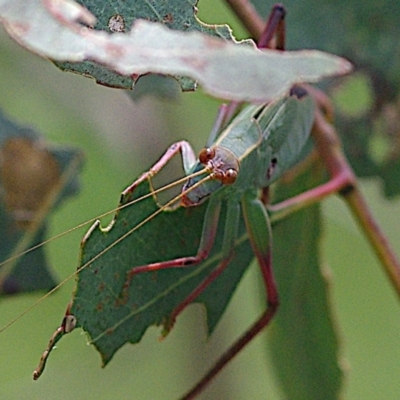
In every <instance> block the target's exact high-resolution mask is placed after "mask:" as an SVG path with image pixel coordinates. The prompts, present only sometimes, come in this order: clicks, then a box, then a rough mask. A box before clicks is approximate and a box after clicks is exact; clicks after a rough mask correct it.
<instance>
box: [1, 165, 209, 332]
mask: <svg viewBox="0 0 400 400" xmlns="http://www.w3.org/2000/svg"><path fill="white" fill-rule="evenodd" d="M207 172H209V170H208V169H207V168H203V169H202V170H200V171H197V172H196V173H194V174H191V175H188V176H185V178H182V179H179V180H178V181H175V182H172V183H170V184H167V185H165V186H163V187H162V188H160V189H157V190H155V191H151V192H150V193H148V194H146V195H144V196H142V197H139V198H138V199H135V200H133V201H132V202H129V203H127V204H125V205H124V206H121V207H119V208H117V209H115V210H120V209H122V208H124V207H126V206H127V205H132V204H133V203H136V202H137V201H140V200H143V199H144V198H148V197H150V196H154V194H156V193H159V192H160V191H162V190H166V189H169V188H171V187H174V186H175V185H177V184H179V183H183V182H186V181H187V180H188V179H190V178H192V177H195V176H199V175H202V174H204V173H207ZM210 179H212V177H211V176H210V175H208V176H206V177H204V178H203V179H201V180H200V181H198V182H196V183H195V184H194V185H193V186H191V187H190V188H188V189H187V190H184V191H182V192H181V193H179V194H178V195H177V196H175V197H174V198H173V199H172V200H170V201H168V202H167V203H166V204H164V205H162V206H161V207H160V208H159V209H158V210H156V211H155V212H153V213H152V214H150V215H149V216H148V217H147V218H145V219H144V220H143V221H141V222H140V223H139V224H137V225H136V226H134V227H133V228H132V229H130V230H129V231H128V232H126V233H125V234H123V235H122V236H121V237H119V238H118V239H117V240H116V241H115V242H113V243H112V244H110V245H109V246H107V247H106V248H105V249H104V250H102V251H101V252H100V253H98V254H97V255H96V256H95V257H93V258H92V259H91V260H89V261H88V262H86V263H85V264H83V265H82V266H80V267H79V268H78V269H77V270H76V271H74V272H73V273H72V274H71V275H69V276H67V277H66V278H65V279H63V280H62V281H61V282H60V283H59V284H58V285H57V286H55V287H54V288H53V289H51V290H50V291H49V292H47V293H46V294H45V295H44V296H42V297H41V298H40V299H38V300H37V301H35V302H34V303H33V304H32V305H31V306H30V307H28V308H27V309H26V310H24V311H23V312H22V313H21V314H19V315H18V316H17V317H15V318H14V319H12V320H11V321H10V322H8V323H7V324H6V325H5V326H4V327H3V328H1V329H0V333H2V332H3V331H5V330H6V329H7V328H8V327H10V326H11V325H13V324H14V323H15V322H17V321H18V320H19V319H20V318H22V317H23V316H24V315H26V314H27V313H28V312H29V311H31V310H32V309H33V308H35V307H36V306H37V305H38V304H40V303H41V302H42V301H43V300H45V299H47V297H49V296H50V295H51V294H53V293H54V292H55V291H56V290H57V289H58V288H60V287H61V286H62V285H64V284H65V283H66V282H68V281H69V280H70V279H71V278H73V277H74V276H75V275H77V274H79V273H80V272H81V271H82V270H84V269H85V268H87V267H88V266H89V265H90V264H92V263H93V262H94V261H96V260H97V259H98V258H100V257H102V256H103V255H104V254H105V253H106V252H108V251H109V250H111V249H112V248H113V247H114V246H116V245H117V244H118V243H121V242H122V241H123V240H124V239H125V238H127V237H128V236H129V235H131V234H132V233H133V232H135V231H136V230H138V229H139V228H140V227H142V226H143V225H145V224H146V223H147V222H149V221H150V220H152V219H153V218H154V217H156V216H157V215H158V214H160V213H162V212H163V211H164V210H166V209H167V208H169V207H170V206H172V205H173V204H174V203H176V202H177V201H179V200H180V199H181V198H182V196H185V195H186V194H188V193H189V192H191V191H192V190H194V189H196V188H197V187H198V186H200V185H202V184H203V183H204V182H206V181H208V180H210ZM115 210H113V211H115ZM108 214H110V212H108V213H105V214H102V216H104V215H108ZM90 221H91V222H92V221H94V219H92V220H90ZM80 226H83V225H82V224H81V225H80ZM72 229H73V230H74V229H76V228H72ZM68 232H70V231H68ZM61 235H62V234H60V235H59V236H61ZM49 240H50V239H49Z"/></svg>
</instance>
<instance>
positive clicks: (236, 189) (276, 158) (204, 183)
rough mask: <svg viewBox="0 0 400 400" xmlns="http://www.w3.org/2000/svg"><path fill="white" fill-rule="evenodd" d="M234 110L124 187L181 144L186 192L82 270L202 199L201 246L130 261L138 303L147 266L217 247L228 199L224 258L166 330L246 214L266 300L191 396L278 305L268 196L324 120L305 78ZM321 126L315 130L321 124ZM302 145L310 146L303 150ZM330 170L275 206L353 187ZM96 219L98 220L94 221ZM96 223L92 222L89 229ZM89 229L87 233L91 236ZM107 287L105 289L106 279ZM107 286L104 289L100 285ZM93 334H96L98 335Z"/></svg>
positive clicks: (231, 249)
mask: <svg viewBox="0 0 400 400" xmlns="http://www.w3.org/2000/svg"><path fill="white" fill-rule="evenodd" d="M270 21H271V22H270V25H271V24H272V25H274V24H275V28H274V29H276V24H278V25H279V24H280V21H281V19H279V18H278V19H277V18H276V15H275V17H274V16H273V17H272V18H271V19H270ZM268 43H269V39H268V40H267V41H266V44H268ZM265 47H267V45H266V46H265ZM278 47H280V46H278ZM229 113H230V110H229V109H226V108H223V109H222V111H221V112H220V115H219V117H218V119H217V121H218V122H217V123H216V126H215V127H214V129H213V132H212V134H211V135H210V139H209V141H208V143H207V147H206V148H205V149H204V150H203V151H202V152H200V155H199V159H198V160H196V157H195V155H194V152H193V150H192V148H191V147H190V145H189V144H188V143H187V142H185V141H181V142H178V143H175V144H173V145H172V146H171V147H170V148H169V149H168V150H167V152H166V153H165V155H164V156H163V157H162V158H161V159H160V161H159V162H158V163H156V164H155V166H154V167H153V168H151V169H150V170H149V171H148V172H146V173H145V174H143V175H142V177H141V178H139V179H138V180H137V181H136V182H134V184H133V185H131V186H130V187H129V188H128V189H127V190H126V191H125V192H124V195H127V196H128V195H129V194H134V193H135V190H136V189H137V188H138V186H140V185H141V184H142V183H143V182H144V181H149V182H151V179H152V177H153V176H154V175H155V174H156V173H157V172H159V171H160V170H161V169H162V168H163V167H164V165H165V164H166V163H167V162H168V161H169V160H170V159H171V158H172V157H173V156H175V155H177V154H178V153H179V152H180V153H181V154H182V159H183V166H184V170H185V173H186V174H187V178H185V179H184V180H185V184H184V187H183V190H182V193H181V194H180V195H178V196H177V197H175V198H174V199H172V200H171V201H170V202H168V203H167V204H166V205H164V206H161V207H160V208H159V209H158V210H157V211H154V212H153V213H151V214H150V215H149V217H148V218H146V219H145V220H144V221H142V222H140V223H139V224H137V225H135V226H133V227H131V228H128V230H127V233H126V234H125V235H123V236H122V237H120V238H118V240H117V241H116V242H114V243H113V244H112V245H109V246H108V247H106V248H105V249H104V250H102V251H101V252H99V253H98V255H96V256H94V257H92V258H91V259H90V260H88V261H87V262H84V263H83V265H82V266H81V267H80V268H79V269H78V271H77V273H78V274H79V279H81V278H80V275H81V273H82V275H83V273H84V272H88V273H89V271H91V273H92V274H97V271H98V269H99V268H98V266H97V261H99V260H100V259H101V258H102V256H103V255H105V253H106V252H109V250H111V249H112V248H114V247H115V246H117V245H118V244H119V243H120V242H121V241H122V240H124V239H126V238H127V237H128V236H129V235H130V234H131V233H132V232H134V231H138V232H139V234H140V232H141V228H142V227H143V226H144V225H146V224H147V222H149V221H151V220H154V219H155V218H158V217H159V216H160V214H162V213H164V212H167V210H169V209H170V208H172V206H173V205H174V204H175V203H176V202H177V201H180V203H181V205H182V206H183V207H189V208H192V209H199V208H201V207H202V210H205V211H204V222H203V226H202V232H201V240H200V241H199V246H198V249H197V253H194V254H192V255H188V256H182V257H178V258H172V259H168V258H163V256H162V255H160V256H159V261H156V262H151V263H150V262H149V263H148V264H142V265H141V264H139V265H137V266H134V265H132V266H131V267H130V268H128V269H127V270H126V271H125V272H126V276H123V277H122V284H121V285H120V291H119V292H117V294H116V297H115V298H114V299H113V300H115V303H118V305H120V306H121V308H124V307H126V306H128V305H129V306H130V307H131V308H133V306H137V305H136V304H132V303H134V302H135V301H134V300H132V296H133V295H134V293H133V291H132V290H131V288H132V284H134V283H135V281H136V280H137V279H138V278H139V275H140V274H142V273H143V275H146V274H144V273H146V272H147V273H148V272H155V271H161V270H165V269H170V268H171V269H177V268H178V269H179V268H180V269H181V270H183V269H185V270H189V269H194V268H196V266H198V265H199V264H203V263H205V262H207V260H208V259H209V256H210V253H211V251H212V249H213V247H214V242H215V240H216V236H217V229H220V228H221V227H220V225H221V224H220V223H219V222H220V219H219V215H220V212H221V209H222V208H223V207H225V208H226V215H225V226H224V227H223V228H222V230H223V231H224V234H223V240H222V244H221V251H220V254H221V259H220V260H219V261H218V263H217V265H216V266H215V268H213V269H212V271H211V273H210V274H209V275H208V276H207V277H205V278H204V279H203V280H202V281H200V282H199V284H198V285H197V286H196V287H194V288H193V289H191V290H190V293H189V294H188V295H187V296H185V297H184V298H183V299H182V300H181V301H179V302H178V303H177V304H176V305H175V306H173V308H172V310H171V312H170V313H169V315H168V316H167V317H166V319H165V320H163V324H164V332H163V334H164V335H165V334H167V333H168V331H169V330H170V329H171V327H172V325H173V324H174V322H175V319H176V318H177V316H178V315H179V314H180V313H181V312H182V311H183V310H184V309H185V307H186V306H187V305H188V304H190V303H192V302H193V301H195V300H196V299H197V298H199V296H201V294H202V293H203V292H204V291H205V290H207V288H208V287H209V286H210V285H211V284H212V283H213V282H215V281H217V279H218V278H220V276H221V274H222V273H223V272H224V271H225V270H226V269H228V268H229V266H230V264H231V261H232V258H233V257H234V253H235V251H236V248H235V244H236V241H237V235H238V230H239V224H240V221H241V220H242V219H244V221H245V225H246V229H247V237H248V239H249V241H250V243H251V246H252V248H253V251H254V255H255V256H256V258H257V260H258V263H259V266H260V269H261V272H262V277H263V282H264V285H265V288H266V293H267V308H266V310H265V311H264V312H263V314H262V315H261V317H260V318H259V319H258V320H257V321H256V322H255V323H254V324H253V325H252V326H251V327H250V329H249V330H248V331H247V332H246V333H245V334H244V335H243V336H242V337H241V338H240V339H239V340H238V341H237V342H236V343H235V344H234V345H233V346H232V347H231V348H230V349H229V350H228V351H227V352H226V353H225V354H224V355H223V356H222V358H221V359H220V360H219V361H218V363H217V364H216V366H215V368H214V369H213V370H212V371H211V372H210V374H208V376H207V377H206V378H205V380H204V381H203V383H202V384H201V385H202V387H201V388H200V389H195V391H194V392H192V394H190V395H188V397H186V398H189V397H190V396H192V395H193V393H197V392H198V391H199V390H201V389H202V388H203V386H204V384H205V383H207V382H208V381H209V380H210V379H211V378H212V377H214V376H215V375H216V374H217V372H218V371H219V370H221V369H222V368H223V367H224V366H225V365H226V363H227V362H229V361H230V360H231V359H232V358H233V357H234V356H235V355H236V354H237V353H238V352H239V351H240V350H241V349H242V348H243V347H244V346H245V345H246V344H247V343H249V342H250V341H251V340H252V339H253V338H254V336H256V335H257V334H258V333H259V332H261V331H262V330H263V329H264V328H265V327H266V326H267V325H268V324H269V322H270V321H271V319H272V317H273V316H274V314H275V313H276V311H277V308H278V304H279V299H278V293H277V289H276V285H275V282H274V277H273V271H272V255H271V248H272V241H271V229H270V221H269V217H268V213H267V211H266V207H265V202H264V201H263V200H264V199H265V197H266V195H265V192H266V191H267V190H268V187H269V186H270V184H272V183H273V182H274V181H275V180H277V179H278V178H279V177H280V176H282V174H283V173H284V172H285V171H287V170H288V169H290V168H291V167H292V166H293V165H294V164H295V163H296V161H299V160H300V159H301V158H302V157H303V156H304V154H306V151H307V149H308V147H307V142H308V138H309V134H310V131H311V127H312V126H313V123H314V115H316V120H315V121H317V123H319V125H318V124H317V125H318V126H319V128H321V126H323V124H324V123H326V121H325V120H324V117H323V116H322V114H321V112H320V111H319V110H318V109H317V110H315V106H314V101H313V99H312V98H311V96H310V95H309V94H308V93H307V90H305V89H304V87H300V86H298V87H294V88H293V89H292V91H291V93H288V94H287V95H286V96H285V97H284V98H281V99H277V100H276V101H274V102H272V103H271V104H268V105H262V106H257V105H252V106H248V107H247V108H245V109H244V110H243V111H242V112H240V113H239V114H238V115H237V116H236V118H235V119H233V121H232V122H231V123H230V124H229V125H228V126H226V121H228V120H229V119H230V114H229ZM318 126H317V129H314V130H318ZM314 128H315V126H314ZM303 149H304V153H302V150H303ZM329 163H330V161H329V157H328V160H327V161H326V164H327V165H328V169H329V166H330V164H329ZM330 172H331V173H332V177H333V178H334V179H333V180H332V181H331V182H329V183H328V184H327V185H326V186H322V187H319V188H317V189H315V190H314V191H311V192H307V193H304V194H303V195H301V196H300V197H297V198H294V199H289V200H288V201H286V202H284V203H282V204H280V205H277V206H273V207H271V210H273V211H277V212H281V211H283V212H285V210H293V209H296V208H297V207H299V206H304V204H307V202H308V203H309V202H314V201H317V200H319V199H321V198H322V197H324V196H326V195H327V194H330V193H332V192H334V191H338V190H340V189H346V190H343V191H342V193H348V192H349V191H351V190H352V189H353V186H354V182H353V177H351V176H350V177H349V176H346V177H344V179H342V178H343V176H342V175H340V171H338V170H335V169H334V168H333V169H330ZM336 178H340V179H336ZM335 179H336V180H335ZM180 181H182V180H180ZM347 189H348V190H347ZM157 192H158V190H157V191H152V192H151V193H150V195H152V196H153V195H154V196H156V193H157ZM261 192H263V195H260V193H261ZM140 199H142V197H140V196H139V197H138V198H137V199H135V201H137V200H140ZM188 223H191V220H190V219H188ZM97 226H98V224H96V227H97ZM93 230H94V228H92V230H91V231H93ZM88 237H89V235H88V236H87V237H86V238H88ZM106 267H107V268H109V269H111V270H112V267H113V266H112V265H107V266H106ZM115 274H117V273H115ZM101 290H103V288H102V287H101ZM101 290H100V289H99V291H101ZM94 302H96V299H94ZM97 306H98V307H99V308H100V307H101V306H102V303H101V302H100V301H98V302H97ZM78 308H79V307H78V306H76V303H75V302H73V303H72V304H71V305H70V306H69V307H68V309H67V312H66V315H65V317H64V320H63V322H62V324H61V326H60V327H59V328H58V330H57V331H56V332H55V334H54V335H53V337H52V339H51V341H50V343H49V346H48V348H47V350H46V352H45V353H44V355H43V357H42V360H41V362H40V365H39V367H38V369H37V370H36V371H35V375H34V377H35V379H37V378H38V377H39V376H40V374H41V373H42V371H43V368H44V365H45V362H46V360H47V357H48V355H49V353H50V351H51V349H52V347H53V345H54V344H55V342H57V341H58V340H59V339H60V338H61V337H62V336H63V335H64V334H65V333H69V332H71V331H72V330H73V329H74V328H75V326H82V327H84V328H86V327H85V321H84V318H81V315H80V314H79V313H80V312H83V311H81V310H79V309H78ZM132 316H133V315H132V314H129V312H128V314H127V317H124V318H125V319H124V322H128V323H132V324H134V323H135V321H134V320H133V318H131V317H132ZM122 319H123V318H122ZM122 319H121V320H122ZM107 328H109V329H107ZM102 329H103V332H102V333H101V334H100V335H98V338H100V336H101V335H103V336H104V335H108V334H109V335H110V336H111V334H112V333H113V332H112V331H113V329H114V327H111V326H109V327H106V328H102ZM95 339H97V338H96V337H95ZM93 342H94V344H95V345H97V343H96V340H93ZM121 345H122V344H117V345H116V347H120V346H121ZM111 356H112V355H111ZM111 356H110V357H111ZM103 361H104V359H103ZM106 361H108V360H106ZM196 391H197V392H196Z"/></svg>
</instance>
